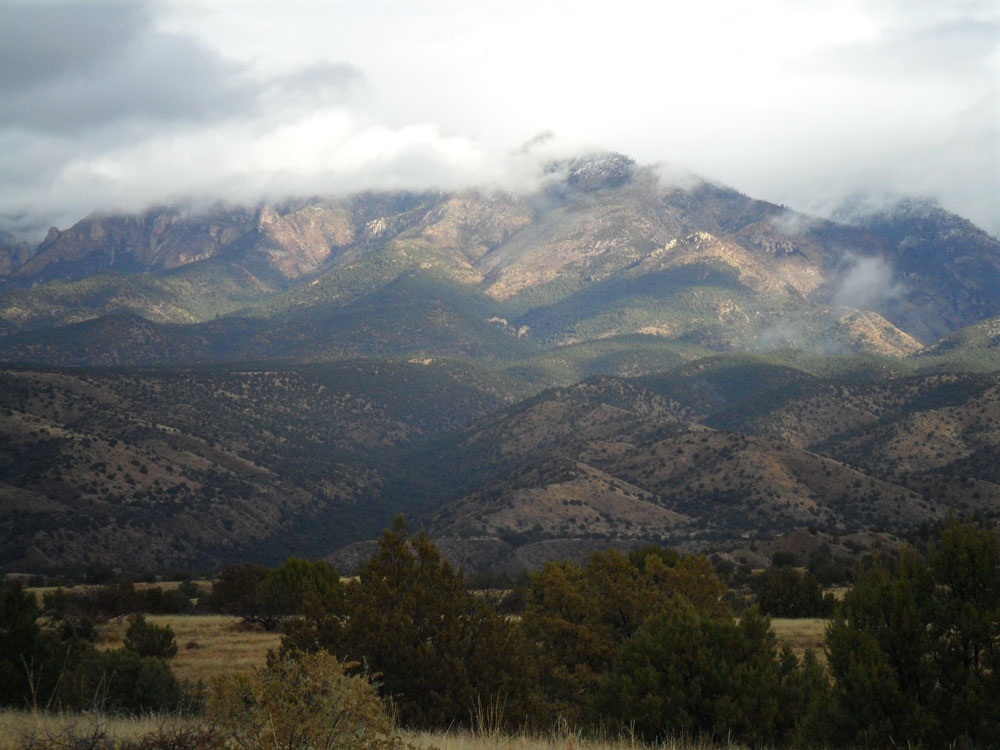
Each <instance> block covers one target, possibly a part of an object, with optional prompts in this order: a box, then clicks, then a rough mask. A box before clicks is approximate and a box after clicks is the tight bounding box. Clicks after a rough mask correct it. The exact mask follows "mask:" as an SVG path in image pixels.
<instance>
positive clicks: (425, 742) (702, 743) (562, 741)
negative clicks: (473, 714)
mask: <svg viewBox="0 0 1000 750" xmlns="http://www.w3.org/2000/svg"><path fill="white" fill-rule="evenodd" d="M403 738H404V739H405V740H406V741H407V742H409V743H410V744H412V745H413V746H414V747H417V748H420V750H741V748H743V747H744V746H743V745H738V744H736V743H732V742H713V741H711V740H709V739H706V740H695V741H688V740H676V739H675V740H666V741H663V742H657V743H656V744H655V745H646V744H643V743H641V742H639V741H638V740H633V739H630V738H628V737H623V738H617V739H603V740H592V739H586V738H584V737H581V736H580V735H578V734H576V733H574V732H569V731H557V732H553V733H552V734H551V735H548V736H538V735H531V734H525V733H517V734H513V735H510V734H501V733H498V732H486V733H482V732H467V731H447V732H412V733H411V732H404V733H403Z"/></svg>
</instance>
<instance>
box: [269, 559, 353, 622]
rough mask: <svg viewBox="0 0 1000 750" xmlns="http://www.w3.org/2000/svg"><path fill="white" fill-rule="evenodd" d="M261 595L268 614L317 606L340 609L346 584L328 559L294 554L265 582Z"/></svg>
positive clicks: (275, 615) (299, 611) (277, 615)
mask: <svg viewBox="0 0 1000 750" xmlns="http://www.w3.org/2000/svg"><path fill="white" fill-rule="evenodd" d="M257 596H258V602H259V607H260V610H261V612H262V613H263V614H264V615H270V616H272V617H276V618H280V617H282V616H286V615H301V614H305V613H306V612H307V611H309V610H310V609H312V608H315V607H321V608H326V609H330V608H331V607H332V608H334V609H338V610H339V609H341V608H342V607H343V603H342V599H343V596H344V587H343V584H341V582H340V576H339V575H337V571H336V570H334V569H333V568H332V567H330V566H329V565H327V564H326V563H325V562H323V561H321V560H316V561H309V560H300V559H298V558H294V557H290V558H288V559H287V560H285V562H283V563H282V564H281V565H279V566H278V567H277V568H275V569H274V570H272V571H271V572H270V573H268V574H267V577H265V578H264V580H263V581H261V583H260V588H259V590H258V593H257Z"/></svg>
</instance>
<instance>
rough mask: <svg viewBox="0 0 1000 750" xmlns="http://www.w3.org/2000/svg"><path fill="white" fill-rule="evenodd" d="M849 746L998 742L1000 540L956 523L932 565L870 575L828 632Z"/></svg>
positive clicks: (841, 736)
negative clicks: (854, 743) (852, 744)
mask: <svg viewBox="0 0 1000 750" xmlns="http://www.w3.org/2000/svg"><path fill="white" fill-rule="evenodd" d="M827 651H828V660H829V664H830V671H831V673H832V675H833V677H834V679H835V681H836V684H835V688H834V696H835V700H836V705H837V711H836V730H837V732H836V735H835V737H834V740H835V741H836V742H838V743H841V744H848V743H852V742H858V743H863V744H872V745H883V746H888V745H893V746H900V745H905V744H908V743H910V744H914V745H926V746H934V747H943V746H950V745H955V744H957V745H962V746H966V745H971V746H973V747H988V746H990V745H991V744H992V743H994V742H995V741H996V738H997V737H1000V542H998V540H997V537H996V535H995V533H993V532H991V531H989V530H986V529H980V528H977V527H976V526H974V525H972V524H958V523H952V524H951V525H950V526H949V527H948V528H947V529H945V531H944V532H943V534H942V536H941V539H940V541H939V542H938V543H937V544H934V545H933V546H931V547H930V549H929V552H928V556H927V559H926V560H924V559H922V558H921V557H920V556H919V555H918V554H917V553H916V552H915V551H914V550H912V549H904V550H902V552H901V555H900V560H899V562H898V564H897V565H895V566H894V569H890V567H889V566H887V565H885V564H884V563H883V561H882V560H881V559H876V560H875V561H874V563H873V564H872V565H870V566H869V567H868V568H867V569H865V570H863V571H862V572H861V573H860V574H859V576H858V580H857V582H856V583H855V584H854V586H853V588H852V589H851V590H850V591H849V592H848V593H847V595H846V596H845V597H844V600H843V602H842V603H841V605H840V606H839V607H838V608H837V612H836V615H835V617H834V619H833V621H832V622H831V624H830V626H829V628H828V630H827Z"/></svg>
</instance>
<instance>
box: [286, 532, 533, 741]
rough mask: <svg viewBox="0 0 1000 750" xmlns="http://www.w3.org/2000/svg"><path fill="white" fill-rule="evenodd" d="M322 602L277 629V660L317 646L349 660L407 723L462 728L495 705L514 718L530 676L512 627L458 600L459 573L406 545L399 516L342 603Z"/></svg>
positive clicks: (419, 541)
mask: <svg viewBox="0 0 1000 750" xmlns="http://www.w3.org/2000/svg"><path fill="white" fill-rule="evenodd" d="M327 604H328V608H317V609H315V610H314V611H312V612H311V613H310V614H309V615H307V616H306V617H305V618H303V619H301V620H297V621H293V622H289V623H287V625H286V629H285V632H286V635H285V638H284V640H283V642H282V650H283V652H284V653H288V652H294V651H296V650H304V651H314V650H316V649H325V650H327V651H330V652H331V653H333V654H334V655H336V656H337V657H338V658H339V659H341V660H344V661H346V662H355V663H357V664H358V665H360V667H361V668H363V669H365V670H367V671H368V672H370V673H371V674H373V675H374V676H375V677H376V678H377V681H378V683H379V684H380V687H381V690H382V692H383V694H384V695H386V696H388V697H391V698H392V699H393V701H394V703H395V705H396V707H397V710H398V711H399V716H400V720H401V721H402V722H403V723H405V724H408V725H410V726H417V727H446V726H449V725H452V724H464V723H467V722H468V721H469V720H470V716H471V714H472V712H473V711H474V710H475V709H476V707H477V706H479V705H487V704H489V703H490V702H491V701H495V700H499V701H501V702H506V705H507V708H508V710H509V712H510V716H511V718H512V719H513V720H515V721H522V720H523V718H524V716H525V712H526V711H527V702H528V701H529V699H530V695H531V692H532V690H531V686H530V676H531V670H530V668H529V664H528V661H527V656H526V651H525V648H524V645H523V642H522V640H521V637H520V633H519V631H518V629H517V627H516V626H515V625H513V624H511V623H508V622H507V620H506V619H504V618H502V617H501V616H500V615H498V614H497V613H496V612H494V611H493V610H492V609H491V608H490V607H489V606H487V605H486V604H485V603H484V602H483V601H481V600H479V599H477V598H476V597H474V596H472V595H470V594H468V593H467V592H466V591H465V587H464V583H463V578H462V574H461V571H456V570H454V569H453V568H452V567H451V564H450V563H448V561H447V560H443V559H442V558H441V554H440V552H439V551H438V549H437V547H435V546H434V544H432V543H431V541H430V540H429V539H428V538H427V537H426V536H425V535H424V533H423V532H421V533H420V534H418V535H416V536H415V537H412V538H411V537H410V536H409V535H408V534H407V530H406V525H405V523H404V522H403V521H402V519H397V521H396V523H395V526H394V527H393V528H392V529H391V530H387V531H386V532H385V533H384V534H383V536H382V539H381V540H380V542H379V550H378V552H377V553H376V554H375V555H374V556H373V557H372V558H371V559H370V560H369V561H368V563H367V564H366V565H365V567H364V568H363V569H362V571H361V574H360V576H359V580H358V581H353V582H351V583H349V584H348V585H347V586H346V587H345V592H344V597H343V600H342V604H339V605H338V603H337V602H336V601H334V600H332V599H331V600H330V601H328V603H327ZM338 607H343V609H339V608H338Z"/></svg>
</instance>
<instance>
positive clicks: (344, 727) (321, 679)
mask: <svg viewBox="0 0 1000 750" xmlns="http://www.w3.org/2000/svg"><path fill="white" fill-rule="evenodd" d="M208 717H209V719H210V721H211V722H212V723H213V724H214V726H215V727H216V731H217V732H218V734H219V736H220V737H221V738H222V740H223V742H225V743H227V745H229V746H231V747H236V748H241V749H242V748H246V749H247V750H249V749H250V748H254V749H258V748H259V750H274V749H277V748H281V749H282V750H297V749H299V748H301V749H302V750H307V749H308V750H313V748H331V749H332V748H337V750H391V749H393V748H402V747H404V744H403V742H402V741H401V740H400V738H399V736H398V735H397V734H396V733H395V729H394V727H393V723H392V720H391V718H390V716H389V713H388V711H387V710H386V707H385V705H384V704H383V703H382V700H381V699H380V698H379V695H378V692H377V691H376V690H375V688H374V687H373V686H372V684H371V683H370V682H369V681H368V680H367V679H365V678H364V677H363V676H360V675H349V674H348V673H347V671H346V670H345V668H344V665H342V664H341V663H340V662H338V661H337V659H336V658H334V657H333V656H332V655H330V654H328V653H324V652H319V653H315V654H302V655H300V656H299V657H298V658H291V657H289V656H285V657H280V658H272V659H271V660H269V663H268V665H267V666H266V667H263V668H261V669H258V670H256V671H255V672H254V673H253V674H250V675H233V676H229V677H226V678H222V679H219V680H217V681H216V682H215V683H214V684H213V685H212V689H211V693H210V696H209V700H208Z"/></svg>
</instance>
